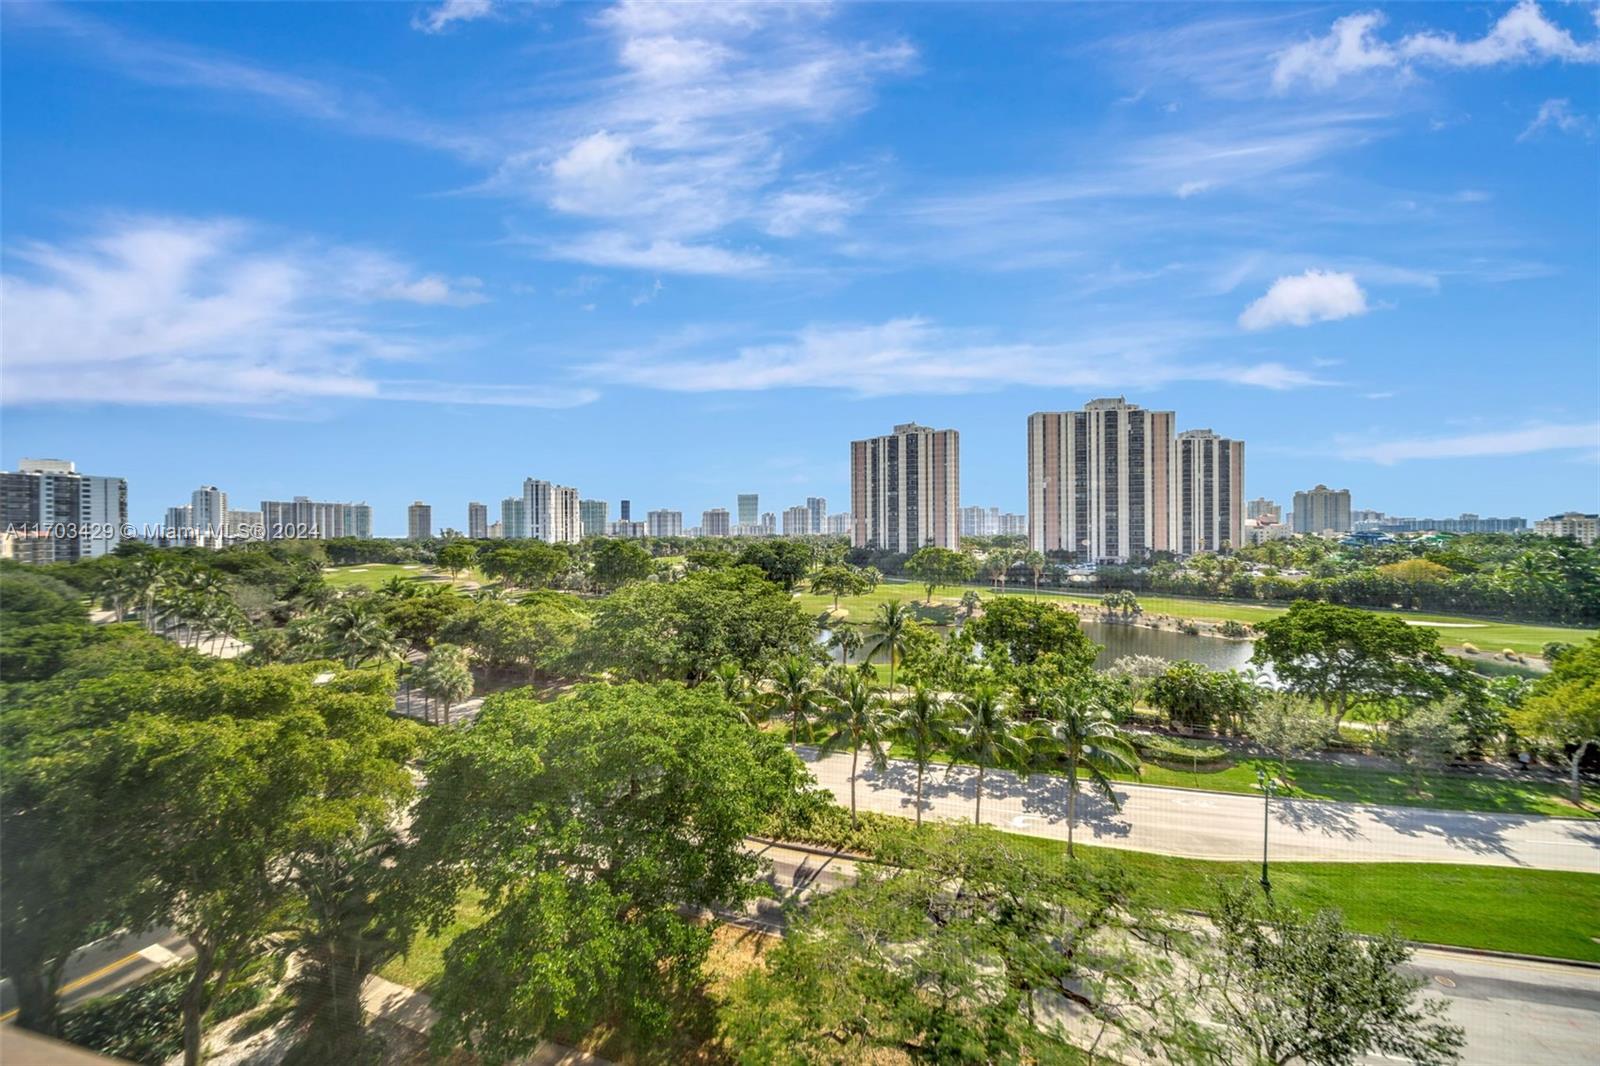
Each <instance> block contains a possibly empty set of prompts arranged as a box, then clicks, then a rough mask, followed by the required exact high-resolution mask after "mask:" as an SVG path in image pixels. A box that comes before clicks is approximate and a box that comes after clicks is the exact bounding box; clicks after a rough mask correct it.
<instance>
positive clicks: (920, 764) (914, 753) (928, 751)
mask: <svg viewBox="0 0 1600 1066" xmlns="http://www.w3.org/2000/svg"><path fill="white" fill-rule="evenodd" d="M891 729H892V731H893V733H894V735H895V736H896V737H897V738H899V739H900V740H902V741H904V742H905V744H906V745H907V746H908V747H909V748H910V749H911V761H912V762H914V763H916V766H917V824H918V825H919V826H920V825H921V824H922V778H923V775H924V774H926V773H927V772H928V766H929V764H930V763H932V762H933V757H934V756H935V755H937V754H938V752H939V747H940V745H941V744H943V743H944V740H945V737H946V735H947V734H948V733H949V731H950V716H949V711H948V709H947V708H946V707H945V703H944V700H942V699H940V697H939V694H938V693H937V692H934V691H933V690H932V689H930V688H928V687H927V686H926V685H923V684H918V685H916V686H915V687H914V688H912V690H911V695H910V697H909V698H908V699H907V700H906V701H905V703H904V704H903V705H902V706H901V707H900V709H899V711H898V712H897V713H896V714H895V716H894V720H893V722H892V724H891Z"/></svg>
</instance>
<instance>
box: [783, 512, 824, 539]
mask: <svg viewBox="0 0 1600 1066" xmlns="http://www.w3.org/2000/svg"><path fill="white" fill-rule="evenodd" d="M814 532H816V531H815V530H813V529H812V528H811V511H810V510H808V509H807V508H805V507H803V506H796V507H786V508H784V511H783V535H784V536H786V537H806V536H810V535H811V534H812V533H814Z"/></svg>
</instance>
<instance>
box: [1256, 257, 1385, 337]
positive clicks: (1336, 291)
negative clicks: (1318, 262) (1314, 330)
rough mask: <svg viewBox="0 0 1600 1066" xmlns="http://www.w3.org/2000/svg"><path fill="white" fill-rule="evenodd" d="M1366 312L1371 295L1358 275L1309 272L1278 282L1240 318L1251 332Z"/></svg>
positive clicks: (1308, 323) (1330, 319) (1306, 324)
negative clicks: (1360, 281) (1362, 285)
mask: <svg viewBox="0 0 1600 1066" xmlns="http://www.w3.org/2000/svg"><path fill="white" fill-rule="evenodd" d="M1366 313H1367V294H1366V293H1364V292H1362V291H1361V286H1359V285H1357V284H1356V279H1355V276H1354V275H1352V274H1336V273H1331V272H1329V271H1323V270H1308V271H1306V272H1305V273H1304V274H1295V275H1292V276H1289V277H1282V278H1279V279H1278V280H1277V281H1274V282H1273V283H1272V287H1271V288H1270V289H1268V290H1267V293H1266V295H1265V296H1263V297H1261V298H1260V299H1259V300H1257V301H1256V302H1255V303H1253V304H1251V305H1250V306H1249V307H1247V308H1245V309H1244V311H1243V312H1242V313H1241V314H1240V315H1239V325H1240V326H1242V327H1244V328H1245V329H1251V330H1255V329H1268V328H1270V327H1272V326H1283V325H1294V326H1309V325H1310V324H1311V323H1313V322H1331V321H1333V320H1334V319H1339V318H1349V317H1351V316H1352V315H1364V314H1366Z"/></svg>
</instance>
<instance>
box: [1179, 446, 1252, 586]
mask: <svg viewBox="0 0 1600 1066" xmlns="http://www.w3.org/2000/svg"><path fill="white" fill-rule="evenodd" d="M1172 521H1173V527H1172V538H1171V545H1172V548H1171V550H1172V551H1175V552H1178V553H1179V554H1181V555H1193V554H1194V553H1195V552H1202V551H1222V550H1224V549H1227V548H1238V547H1242V546H1243V545H1244V442H1243V441H1238V440H1229V439H1227V438H1226V437H1219V436H1217V435H1216V434H1215V433H1213V432H1211V431H1210V430H1209V429H1187V430H1184V431H1183V432H1182V433H1179V434H1178V439H1177V440H1176V441H1174V442H1173V446H1172Z"/></svg>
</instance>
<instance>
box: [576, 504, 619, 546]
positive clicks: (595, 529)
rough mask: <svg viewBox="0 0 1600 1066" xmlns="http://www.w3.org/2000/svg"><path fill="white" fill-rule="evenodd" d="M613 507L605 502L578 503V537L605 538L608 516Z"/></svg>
mask: <svg viewBox="0 0 1600 1066" xmlns="http://www.w3.org/2000/svg"><path fill="white" fill-rule="evenodd" d="M610 510H611V505H610V504H609V503H607V502H606V501H605V500H579V501H578V535H579V536H580V537H603V536H605V535H606V515H607V514H608V513H609V512H610Z"/></svg>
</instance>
